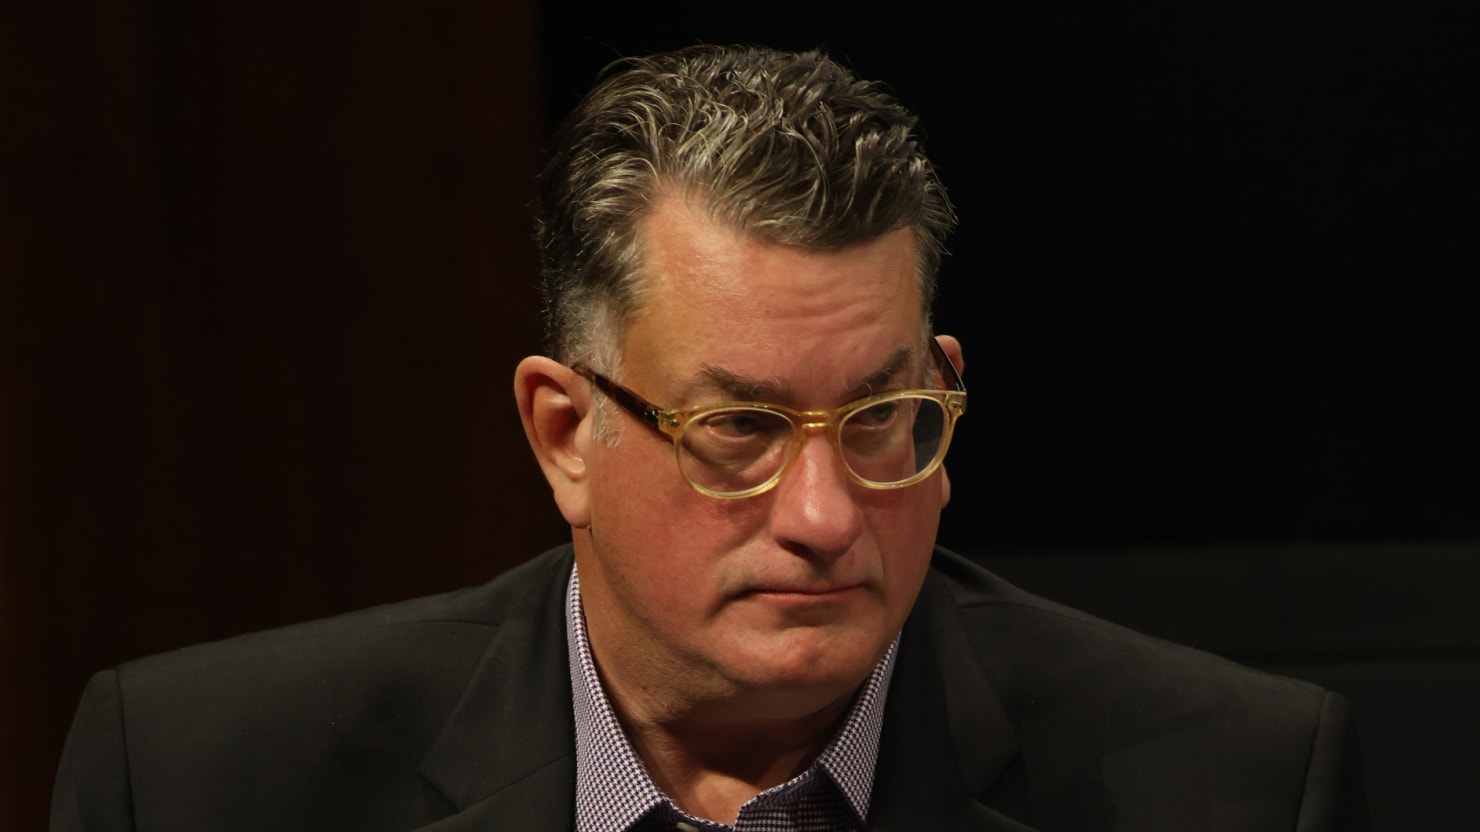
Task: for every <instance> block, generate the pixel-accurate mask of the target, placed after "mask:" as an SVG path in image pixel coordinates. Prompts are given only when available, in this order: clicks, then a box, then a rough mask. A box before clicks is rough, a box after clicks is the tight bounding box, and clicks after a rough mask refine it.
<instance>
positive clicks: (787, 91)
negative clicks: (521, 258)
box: [536, 46, 955, 372]
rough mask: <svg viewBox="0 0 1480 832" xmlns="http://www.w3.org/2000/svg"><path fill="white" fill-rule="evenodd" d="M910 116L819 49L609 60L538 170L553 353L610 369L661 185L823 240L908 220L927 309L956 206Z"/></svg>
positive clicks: (743, 223)
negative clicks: (643, 231) (642, 233)
mask: <svg viewBox="0 0 1480 832" xmlns="http://www.w3.org/2000/svg"><path fill="white" fill-rule="evenodd" d="M915 124H916V118H915V116H914V115H913V114H911V113H910V112H909V111H908V110H906V109H904V107H902V106H901V105H900V104H899V103H898V102H896V101H895V100H894V98H893V97H892V96H890V95H889V94H888V93H886V92H884V91H882V90H881V89H879V88H878V87H877V86H876V85H874V84H872V83H870V82H867V81H860V80H858V79H857V78H855V77H854V76H853V75H852V73H850V72H849V71H848V70H846V69H844V68H843V67H841V66H839V65H838V64H836V63H834V62H833V61H832V60H831V59H829V58H828V57H827V56H825V55H823V54H821V53H820V52H816V51H809V52H801V53H787V52H778V51H775V50H771V49H765V48H760V47H720V46H695V47H689V48H686V49H680V50H678V51H675V52H669V53H664V54H659V55H653V56H650V57H645V58H630V59H625V60H622V61H618V62H616V63H614V64H612V65H610V66H608V67H607V69H606V71H605V72H604V77H603V80H601V81H600V83H598V84H597V86H596V87H595V88H594V89H593V90H592V91H591V92H590V93H588V94H587V95H586V96H585V97H584V98H583V99H582V100H581V101H580V103H579V104H578V105H577V106H576V108H575V110H574V111H572V112H571V113H570V115H569V116H567V117H566V119H565V121H564V122H563V123H562V124H561V126H560V128H559V129H558V130H557V132H556V135H555V139H554V141H553V146H552V148H551V152H550V158H549V161H548V163H547V164H546V166H545V169H544V172H543V174H542V175H541V178H540V221H539V224H538V232H537V235H536V237H537V241H538V243H539V248H540V257H541V265H542V270H543V277H544V280H543V291H544V299H545V327H546V338H547V341H548V344H547V349H548V350H549V351H550V354H551V355H553V356H554V357H555V358H557V359H558V360H560V361H563V362H566V363H574V362H585V363H588V364H591V365H592V366H593V367H595V368H597V369H599V370H601V371H603V372H612V371H614V370H615V363H616V361H617V359H618V356H617V355H616V352H617V350H618V349H619V346H620V341H621V335H622V333H623V330H624V328H625V325H626V322H627V321H628V320H629V319H630V318H631V316H632V315H633V314H635V313H636V312H637V311H639V310H640V308H641V306H642V289H643V286H642V283H641V281H640V280H639V277H638V274H639V266H640V265H641V255H642V252H641V246H640V241H639V240H638V233H637V227H638V224H639V222H640V221H641V220H642V218H643V217H644V216H645V215H646V212H647V211H648V209H649V208H650V206H652V205H653V204H654V202H655V201H656V200H657V198H658V197H659V196H660V195H662V194H664V193H678V194H682V195H683V196H685V197H689V198H691V199H694V200H695V201H696V202H697V203H698V204H700V205H702V206H704V207H705V208H706V209H707V210H708V211H709V213H710V215H711V216H713V217H714V218H715V219H717V220H719V221H721V222H724V223H726V224H728V225H729V226H730V227H732V228H735V229H737V230H740V231H744V232H746V233H750V234H755V235H758V236H759V237H761V238H762V239H767V240H770V241H773V242H777V243H783V244H787V245H795V246H801V247H804V248H809V249H814V250H824V251H825V250H838V249H842V248H844V247H846V246H848V245H850V244H854V243H859V242H863V241H866V240H869V239H872V238H875V237H878V236H880V235H882V234H885V233H888V232H890V231H893V230H895V229H899V228H906V227H909V228H912V229H913V230H914V237H915V246H916V250H917V251H918V253H919V267H918V271H919V277H920V289H921V292H920V294H921V299H922V303H923V309H922V314H923V315H925V317H926V319H927V321H928V318H929V310H930V305H931V302H932V299H933V297H934V294H935V275H936V271H937V270H938V268H939V266H940V260H941V256H942V254H943V252H944V239H945V236H946V235H947V234H948V233H949V232H950V230H951V229H952V228H953V227H954V225H955V212H954V210H953V209H952V207H951V203H950V200H949V199H948V198H947V197H946V193H945V189H944V188H943V187H942V186H941V184H940V181H939V180H938V179H937V177H936V174H935V170H934V168H933V167H932V166H931V164H930V160H929V159H927V158H926V157H925V154H924V151H923V150H922V148H921V146H920V140H919V138H918V137H917V136H916V135H915Z"/></svg>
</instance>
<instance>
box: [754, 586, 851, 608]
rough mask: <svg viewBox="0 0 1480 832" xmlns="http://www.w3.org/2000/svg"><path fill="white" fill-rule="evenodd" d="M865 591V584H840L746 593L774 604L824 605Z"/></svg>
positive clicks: (759, 589) (765, 589)
mask: <svg viewBox="0 0 1480 832" xmlns="http://www.w3.org/2000/svg"><path fill="white" fill-rule="evenodd" d="M862 591H863V584H838V585H825V586H795V587H789V586H775V587H770V586H766V587H756V588H754V589H751V590H747V591H746V592H745V596H747V597H752V598H756V599H759V600H764V601H770V602H773V603H785V604H824V603H834V602H838V601H843V600H846V599H847V598H850V597H851V596H853V595H854V594H856V593H859V592H862Z"/></svg>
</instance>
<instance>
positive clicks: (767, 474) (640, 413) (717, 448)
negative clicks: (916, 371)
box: [572, 338, 966, 499]
mask: <svg viewBox="0 0 1480 832" xmlns="http://www.w3.org/2000/svg"><path fill="white" fill-rule="evenodd" d="M930 354H931V356H932V357H933V358H934V359H935V363H936V367H937V368H938V369H939V372H940V375H941V378H942V380H948V381H949V383H950V384H951V385H952V386H953V387H954V389H951V390H894V391H891V392H888V393H880V394H878V395H876V396H868V397H866V398H862V399H858V400H857V401H853V402H849V403H848V404H845V405H843V406H842V407H839V408H836V409H833V410H792V409H791V408H788V407H782V406H780V405H775V404H766V403H763V402H726V403H723V404H715V405H706V406H703V407H691V408H682V409H679V410H664V409H663V408H661V407H658V406H657V405H655V404H653V403H652V402H649V401H648V400H646V399H644V398H642V397H641V396H639V395H637V394H636V393H634V392H632V391H631V390H629V389H627V388H626V387H623V386H622V385H620V384H617V383H616V382H614V381H612V380H611V379H609V378H607V377H605V376H603V375H601V374H599V373H597V372H595V371H593V370H591V369H590V368H589V367H585V366H581V365H578V366H576V367H573V368H572V369H574V370H575V372H576V373H578V374H579V375H581V376H582V377H583V378H586V379H588V380H589V381H590V382H591V383H592V384H594V385H596V387H597V388H598V389H600V390H601V392H603V393H605V394H606V395H607V396H609V397H610V398H611V399H612V401H615V402H616V403H617V404H619V405H621V407H622V409H624V410H626V411H627V412H628V413H631V414H632V415H633V416H636V417H637V418H638V419H639V420H641V421H642V423H643V424H645V425H647V426H648V427H650V428H652V429H653V430H655V431H658V432H659V433H661V434H663V435H664V436H667V437H669V438H671V439H672V440H673V448H674V452H675V453H676V454H677V456H678V468H679V470H680V471H681V472H682V473H683V475H684V478H685V479H687V480H688V482H689V485H691V486H693V487H694V490H696V491H698V492H700V493H701V494H708V495H709V496H711V497H719V498H721V499H737V498H740V497H753V496H755V495H757V494H763V493H765V492H766V491H769V490H771V489H772V488H774V487H775V486H776V483H778V482H780V481H781V477H782V475H783V474H785V473H786V470H787V469H788V468H790V467H791V464H792V462H793V461H795V460H796V457H797V453H798V452H799V451H800V450H801V447H802V442H803V440H804V439H805V437H804V436H803V432H804V431H805V430H806V429H807V428H809V427H818V428H823V429H825V430H826V431H827V433H828V438H829V439H830V440H831V441H832V444H833V447H834V448H836V449H837V451H838V454H839V455H840V456H841V457H842V459H843V466H844V467H845V468H846V469H847V471H848V476H850V477H851V478H852V479H853V480H854V481H855V482H857V483H858V484H859V485H862V486H865V487H867V488H877V489H889V488H904V487H906V486H910V485H914V484H915V483H917V482H920V481H922V480H924V479H925V478H926V477H929V476H930V475H931V474H933V473H935V469H937V468H939V467H940V463H941V460H943V459H945V456H946V449H947V448H948V447H949V446H950V444H951V434H952V433H953V432H954V431H955V428H956V420H957V419H958V418H960V416H961V414H963V413H965V412H966V384H965V383H964V382H962V381H961V374H960V373H959V372H957V370H956V367H955V365H954V364H952V363H951V360H950V358H948V357H946V354H945V351H944V350H942V349H941V347H940V344H939V343H938V342H937V341H936V340H935V339H934V338H931V339H930Z"/></svg>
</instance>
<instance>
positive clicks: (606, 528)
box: [575, 199, 948, 704]
mask: <svg viewBox="0 0 1480 832" xmlns="http://www.w3.org/2000/svg"><path fill="white" fill-rule="evenodd" d="M640 233H641V235H642V243H643V245H644V250H645V260H644V276H645V280H646V287H647V292H648V293H647V296H646V302H645V305H644V306H643V308H642V310H641V312H640V313H639V314H638V315H637V316H636V318H635V319H634V320H633V321H632V323H631V325H630V326H629V328H628V330H627V333H626V337H625V340H624V343H623V352H622V355H623V359H622V366H621V369H620V372H619V373H618V376H617V380H618V381H619V382H620V383H621V384H623V385H624V386H626V387H629V388H631V389H632V390H633V391H634V392H636V393H638V394H639V395H641V396H643V397H644V398H647V399H648V400H649V401H652V402H655V403H657V404H658V405H660V406H662V407H665V408H680V407H692V406H697V405H705V404H713V403H717V402H722V401H733V400H736V399H746V400H762V401H770V402H774V403H776V404H782V405H786V406H788V407H791V408H795V409H799V410H824V409H831V408H835V407H837V406H839V405H842V404H844V403H846V402H849V401H852V400H854V399H857V398H860V397H862V396H864V395H867V394H869V393H877V392H882V391H884V390H889V389H904V388H912V387H920V386H922V385H923V381H924V379H925V378H926V369H925V368H926V367H927V366H928V364H929V362H930V357H929V354H928V352H927V351H926V350H925V349H924V346H923V345H924V336H925V333H924V332H923V331H922V326H923V324H922V320H921V313H920V295H919V287H918V284H917V279H916V273H915V269H916V256H915V248H914V242H913V239H912V236H911V234H910V232H909V231H908V230H903V231H898V232H893V233H891V234H888V235H885V236H883V237H881V238H878V239H876V240H873V241H870V242H867V243H864V244H861V245H857V246H853V247H850V248H847V249H844V250H842V251H838V252H823V253H819V252H809V251H803V250H800V249H796V248H792V247H787V246H781V245H776V244H773V243H768V242H763V241H759V240H756V239H754V238H751V237H747V236H741V235H738V234H736V233H734V232H732V231H730V230H728V229H726V228H724V227H721V226H718V225H716V224H714V223H712V222H711V221H709V219H708V218H707V217H706V216H705V215H704V214H703V213H702V212H701V211H697V210H692V209H690V208H689V207H688V206H687V205H686V204H685V203H683V202H682V201H679V200H676V199H675V200H670V201H668V202H665V203H662V204H660V205H659V206H658V207H657V210H655V211H654V212H653V213H652V214H651V215H650V216H649V217H648V218H647V220H646V221H645V222H644V223H643V225H642V227H641V231H640ZM901 353H903V354H904V355H905V356H907V358H906V360H905V361H904V362H903V368H902V369H901V370H900V371H899V372H897V373H896V374H895V376H894V377H893V378H891V379H889V380H888V381H886V382H882V383H881V382H879V380H878V379H877V378H875V382H874V386H873V387H872V389H870V388H869V387H867V386H866V385H864V384H863V382H864V380H865V379H869V378H871V377H876V376H877V375H878V374H879V373H880V371H881V370H883V369H884V368H887V367H889V366H890V365H891V364H896V365H897V364H899V357H900V355H901ZM746 388H749V389H746ZM589 418H590V417H589V416H588V420H589ZM605 418H609V419H616V420H620V421H621V422H622V424H621V425H620V427H619V438H618V439H617V441H615V442H614V443H610V444H606V443H602V442H599V441H595V440H588V442H587V445H586V451H585V455H586V456H585V460H586V465H587V470H588V473H589V485H588V487H589V501H590V502H589V506H590V526H589V528H588V529H585V530H577V533H576V535H575V542H576V549H577V558H578V564H579V566H580V572H581V587H582V596H583V602H584V604H585V608H586V616H587V620H588V623H589V626H590V631H591V638H592V643H593V647H594V648H595V651H596V656H597V660H598V662H599V663H600V664H601V666H602V670H603V673H604V674H605V675H607V676H608V677H609V681H612V680H611V679H610V677H612V676H615V677H617V678H616V679H615V681H616V682H617V683H618V686H619V687H620V686H621V685H622V683H624V682H625V683H627V684H628V685H629V686H630V685H635V686H637V687H639V688H641V689H642V690H645V691H649V692H653V693H657V692H658V691H655V690H654V688H655V687H656V688H659V689H669V690H670V691H671V693H673V694H674V695H676V696H677V697H679V698H680V699H681V698H683V697H690V698H695V699H700V700H702V699H705V698H719V697H731V696H733V695H735V694H737V693H744V692H747V691H749V692H765V693H777V692H781V693H787V692H793V693H798V694H806V693H808V692H811V693H814V694H820V695H825V696H837V695H843V694H846V693H849V692H851V691H852V689H853V687H854V686H856V685H857V684H858V683H859V682H860V681H861V680H862V679H863V677H864V676H866V675H867V674H868V672H869V670H870V669H871V668H872V667H873V665H874V664H875V663H876V662H877V661H878V659H879V658H880V657H881V656H882V655H883V652H884V651H885V650H886V649H887V647H888V645H889V643H890V641H891V640H892V639H893V638H894V636H895V634H896V633H897V632H898V631H899V628H900V627H901V626H902V625H903V622H904V619H905V616H906V615H907V614H908V613H909V610H910V607H911V606H912V605H913V603H914V600H915V596H916V594H917V593H918V592H919V588H920V584H921V582H922V581H923V580H924V575H925V570H926V567H927V566H928V563H929V560H930V554H931V550H932V547H933V545H934V541H935V533H936V526H937V523H938V520H939V516H940V510H941V508H942V506H943V505H944V504H945V501H946V498H947V496H948V485H947V483H946V480H945V475H944V472H943V471H939V472H937V473H936V474H934V475H933V476H931V477H930V478H929V479H927V480H926V481H924V482H922V483H920V484H918V485H915V486H912V487H909V488H903V489H897V490H887V491H881V490H872V489H868V488H865V487H863V486H861V485H858V484H857V483H855V482H853V481H852V480H851V479H850V478H849V477H848V474H847V472H846V470H845V469H844V468H843V464H842V460H841V459H840V458H839V457H838V454H837V451H836V450H835V449H834V447H833V446H832V445H831V444H830V442H829V440H828V437H827V435H826V433H825V432H824V431H822V430H820V429H809V431H808V433H807V436H806V439H805V442H804V443H803V444H802V446H801V449H800V451H799V452H798V455H797V457H796V460H795V462H794V463H793V464H792V467H791V468H790V469H789V470H788V471H787V472H786V474H785V475H784V476H783V478H782V479H781V481H780V483H778V484H777V486H776V487H775V488H774V489H772V490H771V491H769V492H767V493H765V494H762V495H759V496H755V497H748V498H743V499H737V500H720V499H716V498H714V497H708V496H705V495H703V494H700V493H698V492H696V491H694V490H693V489H692V488H690V486H689V485H688V483H687V482H686V481H685V479H684V477H683V475H682V474H681V473H680V471H679V468H678V465H677V463H676V461H675V457H674V451H673V446H672V441H671V440H670V439H668V438H667V437H664V436H662V435H660V434H657V433H656V432H654V431H651V430H648V429H647V428H645V427H644V426H643V425H642V424H641V423H639V422H638V421H637V420H635V419H633V418H632V417H631V416H629V415H627V414H626V413H625V412H623V411H621V410H619V409H617V408H615V407H611V408H610V409H609V412H607V413H606V414H605ZM808 698H815V697H809V696H806V695H803V696H801V697H799V698H798V702H799V704H800V703H801V701H802V700H806V699H808ZM780 701H783V702H784V701H786V700H785V698H784V697H783V698H782V699H781V700H780Z"/></svg>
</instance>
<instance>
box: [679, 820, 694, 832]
mask: <svg viewBox="0 0 1480 832" xmlns="http://www.w3.org/2000/svg"><path fill="white" fill-rule="evenodd" d="M675 825H676V826H677V827H678V832H699V827H697V826H695V825H693V824H692V823H689V822H688V821H684V820H681V821H679V822H678V823H677V824H675Z"/></svg>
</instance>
